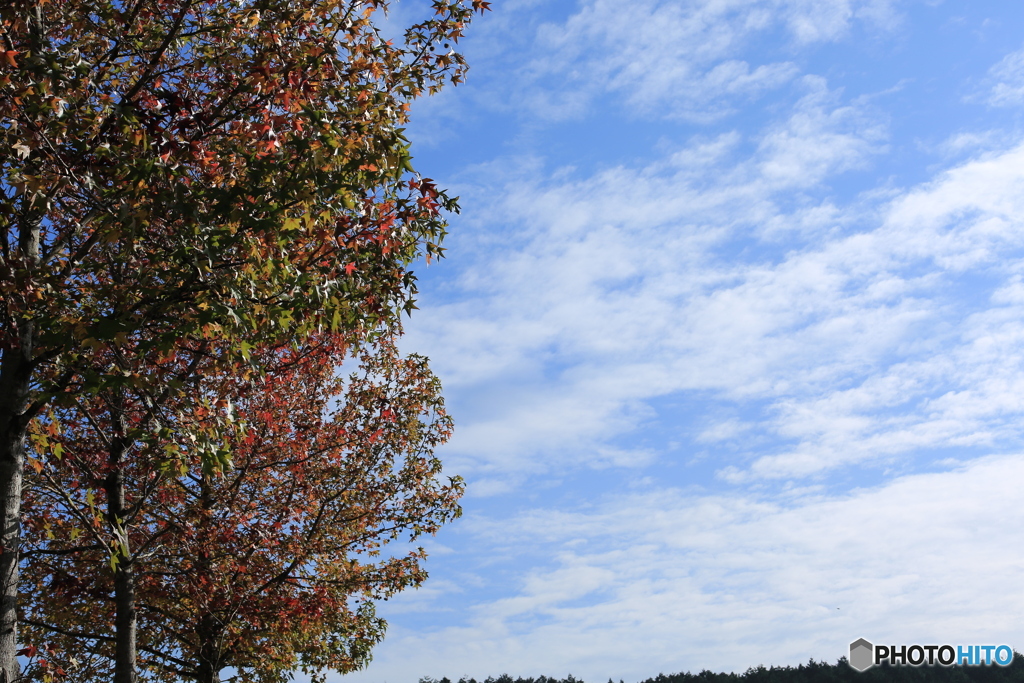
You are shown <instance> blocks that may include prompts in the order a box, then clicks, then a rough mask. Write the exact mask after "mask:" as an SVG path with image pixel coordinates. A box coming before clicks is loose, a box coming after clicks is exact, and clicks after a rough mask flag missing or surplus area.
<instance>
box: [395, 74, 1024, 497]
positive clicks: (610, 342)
mask: <svg viewBox="0 0 1024 683" xmlns="http://www.w3.org/2000/svg"><path fill="white" fill-rule="evenodd" d="M805 87H806V88H807V90H808V94H807V95H806V96H805V97H804V98H803V99H801V100H800V101H799V102H798V103H797V104H796V105H795V107H794V109H793V111H792V114H791V115H790V117H789V118H788V119H787V120H785V121H783V122H780V123H778V124H775V125H770V126H768V127H767V129H766V131H765V132H764V133H762V134H761V135H760V136H757V137H754V138H753V139H745V138H744V137H743V136H740V135H738V134H737V133H728V134H723V135H721V136H719V137H717V138H713V139H702V140H695V141H694V143H693V144H692V145H689V146H687V147H686V148H685V149H682V150H679V151H677V152H675V153H673V154H670V155H669V156H667V157H666V158H665V159H663V160H662V161H660V162H657V163H654V164H652V165H650V166H648V167H646V168H642V169H629V168H623V167H618V168H613V169H609V170H607V171H604V172H602V173H599V174H597V175H596V176H594V177H592V178H588V179H585V180H551V181H549V182H547V183H540V182H538V181H536V180H534V179H531V180H525V179H522V178H514V179H513V180H510V181H507V182H506V184H505V185H504V187H503V189H502V190H500V191H497V192H496V191H495V187H494V186H493V185H488V186H480V187H479V188H477V189H476V190H475V192H476V194H475V195H473V194H470V195H469V199H468V202H469V203H470V204H469V205H470V206H471V207H472V209H473V210H474V211H475V212H476V213H477V215H478V216H479V218H478V220H480V221H481V222H487V221H490V220H494V221H496V222H500V224H503V225H505V226H507V229H506V230H505V231H503V232H500V233H499V232H490V233H486V234H485V235H484V236H482V237H481V239H482V240H483V242H482V244H483V246H482V247H480V248H479V249H480V250H479V251H476V252H473V251H472V249H473V247H472V246H471V245H467V246H466V247H465V248H466V249H467V250H469V251H468V253H476V254H477V256H479V257H480V260H478V261H477V262H476V263H474V264H472V265H470V266H469V267H468V268H467V269H466V270H465V272H464V277H463V279H462V282H461V290H462V292H463V294H462V295H461V297H459V298H457V299H456V300H455V301H453V302H451V303H447V304H441V305H434V306H431V307H430V308H431V310H430V311H429V314H428V315H423V316H421V317H420V318H419V319H417V320H414V324H413V327H412V333H413V337H414V338H413V340H412V342H411V345H412V346H413V347H415V348H422V349H425V350H427V352H428V354H429V355H430V356H431V357H432V358H433V359H434V361H435V367H437V368H438V369H439V370H440V371H441V374H442V376H443V377H444V379H445V381H446V383H447V384H448V385H449V387H450V388H452V389H453V390H455V391H456V392H457V393H458V394H459V395H460V396H461V397H463V398H462V402H461V403H460V404H459V406H457V408H456V410H457V412H458V410H459V409H462V410H464V412H463V419H462V420H461V421H460V428H459V430H458V431H457V434H456V437H455V441H454V442H453V444H452V446H451V447H450V449H449V450H448V451H447V453H448V455H447V458H448V462H450V463H451V465H452V467H453V469H454V470H455V471H460V472H463V473H466V474H471V475H475V476H479V477H486V478H487V479H488V481H489V483H488V484H486V486H485V487H484V488H482V489H481V491H480V492H481V493H482V492H484V491H485V490H488V491H492V492H494V491H497V490H507V487H508V486H515V485H516V484H515V481H519V480H520V479H519V478H521V477H524V476H529V475H531V474H533V475H535V474H538V473H541V472H557V471H559V470H561V469H563V468H566V467H577V466H580V465H587V466H596V467H607V466H639V465H646V464H648V463H650V462H651V461H652V458H656V457H657V456H656V454H655V453H653V452H651V451H650V450H643V449H641V450H636V449H626V450H621V449H617V448H615V447H613V446H612V443H613V441H612V440H613V439H614V438H616V437H617V436H620V435H622V434H626V433H630V432H631V431H633V430H635V429H637V428H638V427H640V426H642V425H645V424H651V423H652V421H653V420H656V419H659V417H658V414H657V412H656V410H654V409H653V408H652V407H651V403H650V402H651V401H653V400H655V399H658V398H659V397H665V396H670V395H680V394H685V393H686V392H691V393H692V392H694V391H699V392H710V396H712V397H714V398H715V400H720V401H725V402H730V403H731V404H732V405H735V406H737V407H742V406H744V405H747V404H749V403H750V402H759V404H760V405H761V408H759V410H760V417H758V418H755V419H753V421H751V420H750V419H745V422H746V423H747V424H750V425H753V427H751V428H748V429H747V432H748V434H747V436H746V437H737V439H734V440H732V441H731V442H730V443H731V444H733V446H735V447H736V448H738V449H739V450H738V451H736V452H734V453H733V454H732V455H730V456H729V458H730V459H729V460H727V461H725V462H722V464H721V466H720V470H721V472H720V474H721V476H722V477H723V478H725V479H726V480H728V481H732V482H736V483H739V482H746V481H754V480H757V479H764V478H769V479H776V478H782V479H788V478H792V477H806V476H808V475H815V474H817V473H820V472H823V471H825V470H828V469H830V468H834V467H837V466H844V465H850V464H856V463H865V464H873V465H882V466H893V465H897V466H898V463H900V462H902V459H903V458H905V457H911V456H913V454H914V453H918V452H921V451H922V450H927V449H938V448H949V447H954V446H959V447H964V448H992V447H996V446H997V445H998V444H1002V445H1003V446H1004V447H1014V445H1015V444H1018V443H1020V442H1021V436H1024V433H1022V431H1021V429H1020V428H1019V427H1018V422H1019V421H1020V420H1019V418H1020V417H1021V414H1022V413H1024V406H1022V405H1021V404H1020V402H1019V401H1017V400H1016V398H1015V397H1016V396H1018V395H1022V394H1021V393H1020V391H1019V390H1020V389H1021V388H1024V356H1022V355H1021V353H1019V352H1018V348H1020V340H1021V337H1022V336H1024V324H1022V323H1020V322H1019V321H1020V320H1024V315H1022V314H1024V309H1022V308H1021V304H1020V302H1018V301H1017V300H1016V299H1014V298H1013V296H1012V292H1013V291H1017V290H1016V289H1013V287H1018V288H1019V284H1016V283H1018V279H1016V278H1018V277H1019V273H1020V272H1021V271H1022V269H1024V260H1022V257H1024V251H1022V248H1024V225H1022V222H1024V218H1022V217H1024V191H1022V190H1024V170H1022V169H1024V147H1016V148H1013V149H1011V150H1009V151H1005V152H1003V153H1001V154H988V155H986V156H983V157H980V158H977V159H974V160H970V161H968V162H965V163H962V164H960V165H959V166H956V167H954V168H951V169H949V170H948V171H945V172H943V173H941V174H940V175H938V176H937V177H936V179H935V180H934V181H932V182H929V183H925V184H923V185H921V186H919V187H917V188H913V189H911V190H909V191H905V192H902V193H896V194H895V195H892V194H891V193H890V196H889V198H885V197H884V196H883V197H881V198H880V196H877V195H874V196H873V195H868V196H867V198H866V199H865V200H863V202H857V203H854V204H852V205H847V206H837V205H836V204H835V202H834V201H832V200H831V199H830V198H829V197H828V195H827V194H825V193H823V187H824V185H823V183H825V182H828V180H829V178H832V177H834V176H835V175H836V174H838V173H841V172H843V171H846V170H848V169H855V168H861V167H864V166H865V165H866V164H869V163H870V162H871V160H872V158H873V157H874V156H875V155H877V154H878V153H879V152H881V151H884V149H885V139H884V130H885V129H884V125H883V124H882V122H881V121H880V120H879V119H878V118H876V117H874V116H873V115H871V114H870V109H868V108H867V105H861V104H854V105H851V104H844V103H842V102H840V101H839V100H838V99H837V96H836V94H835V93H833V92H830V91H828V90H827V89H826V88H825V87H824V84H823V82H821V81H820V79H814V78H808V79H805ZM746 149H750V150H752V151H751V152H745V151H744V150H746ZM536 176H537V169H536V167H535V166H534V167H530V170H529V177H530V178H536ZM463 195H464V196H466V193H465V192H463ZM485 195H490V196H495V195H497V196H498V197H500V198H499V199H497V200H494V203H493V204H490V208H486V209H485V207H484V205H482V204H476V202H481V201H483V197H484V196H485ZM783 235H786V236H787V237H786V239H784V240H783V239H781V237H782V236H783ZM464 244H465V243H464ZM739 245H743V246H742V247H740V246H739ZM454 248H455V250H456V252H458V250H459V249H460V245H458V244H456V245H455V247H454ZM484 254H487V255H484ZM979 280H980V281H981V282H982V284H980V285H979ZM964 282H971V283H973V284H971V288H972V291H980V292H981V293H980V294H978V293H973V294H972V295H971V296H970V297H966V298H965V297H964V295H963V292H962V291H961V290H962V289H963V288H964V287H965V286H966V285H965V284H964ZM979 286H980V287H981V289H980V290H977V287H979ZM986 288H987V289H986ZM986 292H987V293H986ZM989 295H991V297H992V298H991V299H989V298H987V297H988V296H989ZM979 296H980V298H979ZM664 419H668V418H664ZM701 419H702V420H703V422H702V423H700V424H698V425H697V426H696V429H695V431H694V432H693V433H692V434H691V437H692V438H693V439H694V443H704V444H708V443H713V441H711V440H709V438H708V437H707V435H710V434H716V433H719V432H721V431H722V430H726V431H728V429H729V427H728V425H729V424H730V421H731V420H734V419H735V418H734V416H732V415H720V416H715V415H713V414H709V415H707V416H703V417H701ZM720 421H721V423H722V424H720ZM701 434H704V435H705V436H704V437H700V435H701ZM744 438H746V439H747V441H744ZM766 438H767V439H769V442H768V443H767V444H766V443H765V439H766ZM745 444H749V445H745ZM755 446H756V448H755ZM755 450H756V451H757V456H756V457H749V456H747V455H744V454H745V453H747V452H748V451H749V452H754V451H755ZM508 477H512V478H513V480H515V481H512V480H509V481H506V484H505V485H499V484H498V481H499V480H500V479H502V478H508Z"/></svg>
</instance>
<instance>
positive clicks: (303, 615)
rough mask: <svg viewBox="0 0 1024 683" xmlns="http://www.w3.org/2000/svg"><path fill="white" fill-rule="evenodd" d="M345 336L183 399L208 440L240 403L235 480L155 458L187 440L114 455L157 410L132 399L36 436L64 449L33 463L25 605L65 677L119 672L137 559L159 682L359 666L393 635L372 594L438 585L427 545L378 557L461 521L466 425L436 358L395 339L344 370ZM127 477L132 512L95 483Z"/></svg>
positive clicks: (233, 441) (186, 414)
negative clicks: (448, 467) (127, 572)
mask: <svg viewBox="0 0 1024 683" xmlns="http://www.w3.org/2000/svg"><path fill="white" fill-rule="evenodd" d="M339 347H340V348H339ZM345 347H347V344H345V343H344V341H343V340H340V339H339V338H338V337H337V336H336V335H334V336H330V337H328V338H324V339H321V340H319V341H318V343H317V344H316V345H315V346H313V347H311V348H303V349H294V348H290V347H285V348H278V349H272V350H269V351H268V352H266V353H264V354H261V355H260V361H261V362H262V363H264V364H266V366H267V368H268V369H267V372H266V373H265V374H264V375H263V376H262V377H261V378H260V380H259V381H258V382H257V383H255V384H251V383H247V382H246V381H245V380H244V378H243V379H239V378H240V377H242V373H231V374H226V375H224V376H223V377H220V378H218V380H219V381H217V382H208V383H207V386H208V387H214V386H215V387H216V388H217V390H216V391H214V392H212V393H211V394H210V395H209V396H206V397H204V398H203V400H200V401H185V402H182V403H181V404H180V405H174V406H168V407H167V408H168V410H171V411H172V412H175V413H177V414H178V415H179V416H180V418H179V419H182V420H184V421H188V422H191V423H193V425H194V426H193V428H192V429H191V430H190V432H191V433H193V434H197V433H201V432H202V425H203V424H204V423H208V422H209V417H210V415H211V413H216V412H225V411H228V412H231V413H232V414H233V415H232V417H231V419H230V422H232V423H233V424H235V425H236V429H235V430H233V434H232V435H230V436H229V437H228V438H227V439H224V442H225V443H224V445H225V446H227V447H229V448H230V451H231V453H232V456H233V457H232V465H231V467H229V468H226V469H224V470H222V471H221V472H219V473H218V472H214V471H212V470H211V469H210V468H209V467H208V466H207V467H204V465H203V458H202V457H200V456H199V455H198V454H196V453H195V452H194V449H193V452H189V450H183V451H181V453H180V457H178V458H177V459H174V460H168V459H167V458H165V457H160V456H159V455H156V454H158V453H160V452H166V451H168V450H171V451H176V450H177V444H174V443H173V442H168V443H163V444H153V448H151V453H150V455H151V456H154V455H156V457H145V454H137V455H136V456H135V457H133V458H131V459H129V460H126V461H123V462H124V464H119V463H112V462H111V458H110V452H111V450H110V444H111V443H112V442H113V441H115V440H116V439H115V437H114V436H113V435H114V434H116V433H117V432H119V430H120V429H121V427H120V425H121V424H123V423H124V422H125V421H127V422H136V423H137V422H138V421H137V420H132V419H131V418H130V417H129V418H128V419H127V420H126V416H127V415H128V414H130V413H137V414H144V413H145V412H146V407H145V406H144V405H138V404H137V402H133V401H125V402H122V403H121V404H120V405H119V406H118V407H117V409H116V410H112V409H111V407H110V406H109V405H104V404H98V405H96V406H95V408H94V410H93V412H92V414H91V415H88V416H87V417H86V419H85V422H87V423H88V424H87V425H83V424H72V422H73V420H75V419H76V416H77V419H79V420H81V419H82V413H83V412H84V411H83V410H81V409H80V410H77V411H65V412H66V413H67V417H66V418H65V419H62V420H61V423H60V424H61V427H53V426H52V425H55V424H56V422H51V423H49V424H48V425H47V426H46V428H44V429H43V430H42V432H41V435H40V436H39V437H37V441H40V440H46V441H47V442H48V444H49V445H50V446H51V447H52V446H56V445H57V444H60V447H59V449H58V450H59V451H60V452H61V456H62V457H61V459H60V460H57V459H51V460H50V461H49V462H46V463H42V462H39V463H36V462H33V468H32V470H33V471H36V470H38V474H37V475H35V476H34V477H33V479H34V481H35V486H33V487H32V488H31V489H30V490H31V492H32V495H30V497H29V498H28V499H27V501H26V507H27V509H28V510H30V511H31V512H32V515H31V517H30V518H29V519H30V520H31V521H30V527H31V528H32V531H34V532H36V533H32V534H30V537H32V538H34V539H37V541H36V543H35V544H34V545H33V546H32V547H31V548H30V549H29V550H28V552H27V553H26V558H27V564H26V576H28V577H30V578H31V580H32V581H34V582H35V583H36V584H37V585H36V586H34V590H32V591H30V595H31V596H32V597H31V598H30V599H29V600H28V601H27V602H26V611H27V613H28V617H27V623H28V624H29V625H30V626H29V632H30V633H31V634H32V635H33V636H37V641H38V642H42V639H43V638H44V637H45V639H46V641H47V642H48V643H49V645H50V646H51V647H52V648H53V649H54V655H55V656H53V657H50V658H48V663H49V664H50V665H51V670H53V667H55V666H60V667H61V668H62V669H63V670H64V671H65V672H66V673H67V675H68V676H69V677H70V679H71V680H83V681H85V680H96V679H97V678H103V677H109V673H110V672H109V669H110V668H111V666H110V664H111V663H112V662H113V661H114V660H116V658H117V653H116V652H115V650H116V647H117V644H118V639H116V637H114V636H113V634H112V633H111V632H110V631H109V630H108V629H105V628H103V627H102V625H103V624H108V623H112V622H114V621H115V615H114V612H115V611H116V609H117V608H116V607H115V605H116V603H117V599H116V594H117V592H118V590H119V586H118V577H119V576H120V575H121V572H122V567H123V565H125V564H130V565H132V566H133V570H132V572H131V576H132V577H133V578H134V590H133V591H132V595H133V598H134V601H135V603H136V608H137V611H138V614H139V620H140V628H139V648H140V651H141V653H142V657H141V661H142V662H143V663H144V666H143V667H142V669H143V676H144V677H145V678H153V679H156V680H180V678H181V677H186V678H191V679H194V680H199V681H214V680H218V674H219V672H220V670H221V669H222V668H224V667H228V666H230V667H233V668H235V669H238V670H240V671H243V672H245V674H246V679H247V680H258V681H267V682H269V681H275V682H276V681H284V680H287V678H288V677H289V674H290V672H291V671H293V670H294V669H295V668H296V667H297V666H298V667H301V668H303V669H304V670H306V671H307V672H310V673H314V674H316V673H318V672H320V671H321V670H322V669H325V668H331V669H334V670H337V671H341V672H345V671H349V670H352V669H354V668H357V667H358V666H360V665H361V664H363V663H364V662H365V661H367V660H368V657H369V651H370V647H371V646H372V645H373V644H374V643H375V642H377V640H379V638H380V637H381V636H382V635H383V622H382V621H381V620H379V619H377V618H376V617H374V615H373V603H372V600H374V599H380V598H385V597H388V596H390V595H392V594H394V593H395V592H397V591H398V590H401V589H402V588H405V587H407V586H410V585H417V584H418V583H419V582H420V581H422V580H423V578H425V574H424V572H423V570H422V568H421V566H420V561H421V559H422V557H423V555H422V550H417V551H414V552H412V553H411V554H409V555H407V556H405V557H398V556H388V557H385V558H384V559H379V558H378V559H374V558H375V557H378V554H379V552H380V546H381V544H383V543H386V542H387V541H388V540H389V539H394V538H397V537H399V536H400V535H403V534H406V535H409V536H410V537H412V538H415V537H416V536H418V535H420V534H421V533H425V532H433V531H435V530H436V529H437V528H438V527H439V526H440V524H441V523H443V522H444V521H446V520H448V519H450V518H451V517H452V516H454V515H457V514H458V507H457V504H456V501H457V498H458V496H459V495H460V493H461V484H460V482H459V481H458V480H453V481H451V482H449V483H447V484H442V483H441V482H440V481H439V475H440V463H439V462H438V461H437V459H436V458H434V456H433V455H432V453H433V449H434V448H435V447H436V445H437V444H439V443H440V442H441V441H442V440H444V439H445V438H446V437H447V435H448V433H449V430H450V424H449V420H448V419H447V417H445V415H444V411H443V405H442V402H441V398H440V394H439V386H438V383H437V381H436V379H435V378H434V377H433V376H432V375H431V374H430V372H429V370H428V369H427V367H426V364H425V361H424V359H422V358H418V357H415V356H413V357H408V358H402V357H401V356H399V355H398V353H397V351H396V350H395V348H394V346H393V344H392V343H391V340H390V339H388V340H386V341H379V342H378V343H376V344H374V345H373V348H372V349H364V351H363V352H362V354H361V358H360V364H359V371H358V372H357V373H355V374H353V375H351V376H350V377H349V378H347V379H341V378H339V377H338V376H336V373H335V372H334V367H333V365H331V364H330V361H331V359H332V358H335V357H337V356H338V355H339V351H342V350H343V349H344V348H345ZM228 397H233V398H234V400H233V401H232V404H231V406H230V407H229V405H228ZM130 403H135V404H136V405H135V406H134V407H133V406H131V405H129V404H130ZM115 415H116V419H112V417H114V416H115ZM220 422H221V421H214V422H213V423H212V424H219V423H220ZM108 432H109V433H108ZM218 436H219V437H220V438H223V437H224V436H225V435H224V434H223V433H220V434H219V435H218ZM115 471H116V472H118V473H119V474H120V476H121V480H122V482H123V488H124V490H125V491H128V492H132V494H133V495H132V496H131V498H132V499H133V504H132V505H131V506H130V509H128V510H122V511H120V512H121V513H122V514H124V516H123V517H120V518H118V519H117V520H116V521H115V520H113V519H112V518H111V516H110V514H109V511H107V512H104V511H103V510H101V509H99V506H97V505H96V502H95V501H96V496H95V495H94V494H95V493H96V490H97V489H99V488H102V487H103V486H104V485H105V483H106V482H109V481H110V475H111V473H112V472H115ZM83 482H92V485H91V486H88V485H86V486H83V485H82V483H83ZM111 547H114V548H116V549H117V552H116V553H114V554H113V557H115V558H117V559H116V562H115V563H113V564H112V563H109V562H107V560H108V558H110V557H111V556H112V555H111V553H110V552H109V548H111ZM128 549H131V550H130V551H129V550H128ZM353 600H355V601H356V602H355V604H353V602H352V601H353ZM118 607H119V606H118ZM47 620H48V621H47ZM69 653H70V654H74V655H75V657H76V659H78V660H79V663H78V665H75V666H72V665H71V664H72V663H71V661H70V657H69ZM76 653H77V654H76Z"/></svg>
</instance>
